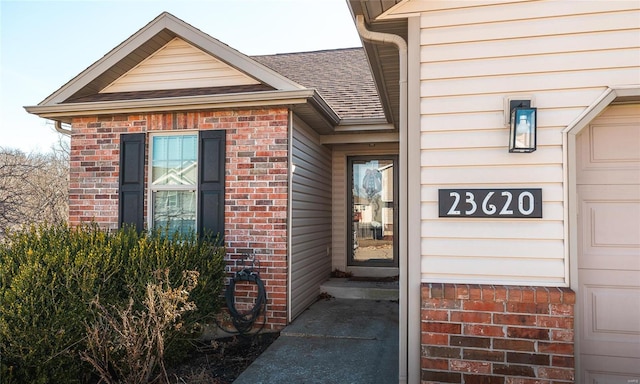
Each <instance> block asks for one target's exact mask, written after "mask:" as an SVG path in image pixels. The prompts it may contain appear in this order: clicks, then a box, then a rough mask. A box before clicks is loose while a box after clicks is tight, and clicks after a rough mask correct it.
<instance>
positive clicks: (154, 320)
mask: <svg viewBox="0 0 640 384" xmlns="http://www.w3.org/2000/svg"><path fill="white" fill-rule="evenodd" d="M156 277H157V279H158V282H157V283H155V284H151V283H150V284H147V289H146V295H145V298H144V303H143V309H142V310H136V309H135V303H134V300H133V299H130V300H129V305H128V306H127V307H126V308H124V309H120V308H114V307H112V308H110V309H108V308H105V307H104V306H103V305H101V304H100V301H99V299H98V298H96V299H95V300H94V302H93V305H94V306H95V307H96V308H97V309H98V318H97V320H96V321H95V322H94V323H93V324H90V325H87V350H86V351H83V352H81V353H80V356H81V358H82V360H84V361H87V362H88V363H89V364H91V365H92V366H93V367H94V369H95V370H96V371H97V373H98V375H99V376H100V379H101V382H105V383H107V384H115V383H126V384H141V383H150V382H153V381H154V380H157V379H159V378H160V377H163V378H164V379H165V380H166V382H169V381H168V378H167V373H166V369H165V365H164V351H165V342H166V337H167V332H169V331H170V330H179V329H180V328H181V327H182V323H181V322H180V317H181V316H182V314H184V313H185V312H188V311H193V310H195V309H196V306H195V304H194V303H193V302H191V301H188V300H189V293H190V292H191V291H192V290H193V288H195V286H196V285H197V282H198V272H196V271H185V272H183V276H182V281H181V283H180V286H178V287H176V288H172V287H171V285H170V284H169V271H168V270H167V269H165V270H162V271H158V272H156ZM158 368H159V369H160V373H159V374H158V375H156V376H155V377H154V375H155V374H156V371H157V370H158Z"/></svg>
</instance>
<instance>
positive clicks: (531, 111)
mask: <svg viewBox="0 0 640 384" xmlns="http://www.w3.org/2000/svg"><path fill="white" fill-rule="evenodd" d="M509 108H510V111H511V115H510V119H509V125H510V130H509V152H511V153H530V152H533V151H535V150H536V123H537V119H536V117H537V116H536V115H537V109H536V108H533V107H531V100H509Z"/></svg>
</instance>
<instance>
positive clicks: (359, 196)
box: [349, 158, 397, 266]
mask: <svg viewBox="0 0 640 384" xmlns="http://www.w3.org/2000/svg"><path fill="white" fill-rule="evenodd" d="M349 163H350V177H351V196H350V199H349V201H350V204H351V213H352V218H353V220H352V222H351V236H350V237H351V240H352V241H351V244H352V254H351V257H350V262H351V265H358V264H365V265H386V266H393V265H394V264H395V263H396V257H395V254H396V252H395V248H396V247H395V238H396V227H395V223H396V221H397V219H396V211H395V209H394V206H395V190H394V180H395V175H394V169H395V167H394V163H395V162H394V159H393V158H365V159H360V158H351V159H350V161H349Z"/></svg>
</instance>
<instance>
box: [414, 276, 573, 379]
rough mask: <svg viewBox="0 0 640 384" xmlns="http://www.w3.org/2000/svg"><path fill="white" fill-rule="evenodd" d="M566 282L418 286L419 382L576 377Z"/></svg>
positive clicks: (570, 313) (568, 293) (569, 297)
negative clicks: (563, 284) (552, 285)
mask: <svg viewBox="0 0 640 384" xmlns="http://www.w3.org/2000/svg"><path fill="white" fill-rule="evenodd" d="M574 304H575V294H574V292H573V291H571V290H570V289H568V288H548V287H515V286H492V285H466V284H428V283H424V284H423V285H422V308H421V316H422V323H421V333H422V335H421V336H422V338H421V344H422V351H421V368H422V371H421V378H422V383H465V384H472V383H498V384H551V383H571V382H573V380H574V357H573V352H574V350H573V336H574V335H573V321H574V312H573V310H574Z"/></svg>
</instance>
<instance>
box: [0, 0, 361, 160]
mask: <svg viewBox="0 0 640 384" xmlns="http://www.w3.org/2000/svg"><path fill="white" fill-rule="evenodd" d="M164 11H167V12H170V13H171V14H173V15H174V16H176V17H178V18H180V19H182V20H183V21H185V22H187V23H189V24H191V25H192V26H194V27H196V28H198V29H200V30H201V31H203V32H205V33H207V34H209V35H210V36H212V37H214V38H216V39H218V40H220V41H221V42H223V43H225V44H227V45H229V46H231V47H232V48H235V49H236V50H238V51H240V52H242V53H244V54H246V55H262V54H275V53H288V52H305V51H315V50H323V49H335V48H349V47H359V46H361V45H362V43H361V42H360V39H359V37H358V33H357V31H356V28H355V25H354V22H353V20H352V18H351V14H350V12H349V9H348V6H347V4H346V0H182V1H180V0H172V1H155V0H81V1H80V0H77V1H59V0H57V1H55V0H52V1H44V0H43V1H29V0H17V1H12V0H0V148H15V149H19V150H22V151H24V152H27V153H29V152H47V151H49V150H50V149H51V148H52V146H54V145H55V144H56V143H57V142H58V140H59V134H58V133H56V132H55V130H54V128H53V127H54V124H53V122H52V121H50V120H46V119H42V118H40V117H38V116H35V115H31V114H29V113H27V112H26V111H25V110H24V108H23V107H24V106H32V105H37V104H38V103H39V102H41V101H42V100H44V99H45V98H46V97H47V96H49V95H51V94H52V93H53V92H55V91H56V90H58V89H59V88H60V87H61V86H63V85H64V84H66V83H67V82H68V81H69V80H71V79H72V78H73V77H75V76H76V75H78V74H80V73H81V72H82V71H83V70H85V69H86V68H87V67H89V66H90V65H91V64H93V63H94V62H96V61H97V60H99V59H100V58H101V57H102V56H104V55H105V54H106V53H107V52H109V51H110V50H111V49H113V48H115V47H116V46H117V45H119V44H120V43H122V42H123V41H124V40H126V39H127V38H129V37H130V36H131V35H133V34H134V33H135V32H137V31H138V30H139V29H140V28H142V27H144V26H145V25H146V24H147V23H149V22H150V21H151V20H153V19H154V18H155V17H156V16H158V15H159V14H160V13H162V12H164Z"/></svg>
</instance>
